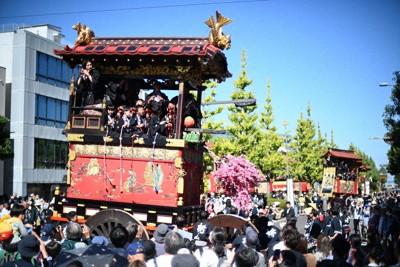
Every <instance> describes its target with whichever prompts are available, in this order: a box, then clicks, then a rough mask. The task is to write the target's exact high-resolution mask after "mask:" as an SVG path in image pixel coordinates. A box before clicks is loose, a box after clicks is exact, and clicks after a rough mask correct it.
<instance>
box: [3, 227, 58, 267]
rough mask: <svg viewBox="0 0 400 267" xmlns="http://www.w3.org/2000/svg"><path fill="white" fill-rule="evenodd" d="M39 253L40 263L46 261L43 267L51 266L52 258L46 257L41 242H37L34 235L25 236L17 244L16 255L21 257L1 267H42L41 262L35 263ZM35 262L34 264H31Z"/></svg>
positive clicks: (44, 248)
mask: <svg viewBox="0 0 400 267" xmlns="http://www.w3.org/2000/svg"><path fill="white" fill-rule="evenodd" d="M39 252H40V253H41V258H42V261H46V262H47V263H45V265H44V266H52V260H53V259H52V258H51V257H49V256H48V254H47V251H46V247H45V245H44V243H43V241H41V240H39V239H38V238H37V237H35V236H34V235H27V236H25V237H24V238H22V239H21V241H20V242H19V243H18V253H19V254H20V255H21V259H18V260H16V261H9V262H7V263H5V264H4V265H3V267H15V266H21V267H31V266H34V267H36V266H42V263H41V262H36V259H35V260H33V258H36V257H37V256H38V255H39ZM32 262H35V264H32Z"/></svg>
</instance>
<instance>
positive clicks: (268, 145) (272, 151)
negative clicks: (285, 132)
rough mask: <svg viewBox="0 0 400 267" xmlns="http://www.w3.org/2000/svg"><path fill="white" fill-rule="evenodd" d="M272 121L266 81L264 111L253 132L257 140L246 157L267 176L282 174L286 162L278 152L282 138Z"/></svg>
mask: <svg viewBox="0 0 400 267" xmlns="http://www.w3.org/2000/svg"><path fill="white" fill-rule="evenodd" d="M273 121H274V116H273V108H272V100H271V86H270V84H269V83H268V85H267V98H266V100H265V105H264V111H261V112H260V117H259V119H258V122H259V127H257V131H256V132H255V135H256V138H255V139H256V140H259V141H258V144H257V145H256V146H255V147H254V148H253V149H252V150H250V151H249V154H248V157H249V159H250V160H251V162H253V163H254V164H255V165H256V166H258V167H259V169H260V170H261V172H262V173H263V174H265V175H267V177H269V178H275V177H276V176H279V175H283V174H284V172H285V163H286V161H285V156H284V155H283V154H282V153H280V152H278V150H279V148H280V147H282V145H283V142H284V138H283V137H282V136H280V135H279V134H278V133H277V128H276V126H274V125H273Z"/></svg>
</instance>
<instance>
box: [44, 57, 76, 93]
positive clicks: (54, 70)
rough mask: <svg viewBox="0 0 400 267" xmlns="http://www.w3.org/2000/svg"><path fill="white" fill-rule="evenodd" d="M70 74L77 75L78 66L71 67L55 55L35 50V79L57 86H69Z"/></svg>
mask: <svg viewBox="0 0 400 267" xmlns="http://www.w3.org/2000/svg"><path fill="white" fill-rule="evenodd" d="M72 74H75V77H78V68H76V67H75V68H74V69H71V68H69V67H68V65H67V64H66V63H65V62H64V61H62V60H61V59H58V58H56V57H53V56H50V55H47V54H43V53H41V52H37V60H36V80H37V81H39V82H43V83H47V84H51V85H54V86H58V87H65V88H69V84H70V81H71V77H72Z"/></svg>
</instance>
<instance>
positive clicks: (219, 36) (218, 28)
mask: <svg viewBox="0 0 400 267" xmlns="http://www.w3.org/2000/svg"><path fill="white" fill-rule="evenodd" d="M216 18H217V19H216V21H214V17H213V16H211V17H210V18H209V19H208V20H206V21H205V22H204V23H205V24H207V25H208V27H210V28H211V30H210V36H209V41H210V43H211V44H212V45H215V46H216V47H218V48H220V49H222V50H223V49H225V48H226V49H229V48H230V47H231V35H230V34H229V35H225V34H224V33H223V32H222V26H225V25H227V24H229V23H231V22H232V21H233V20H231V19H229V18H226V17H224V16H222V15H221V14H220V13H219V12H218V11H216Z"/></svg>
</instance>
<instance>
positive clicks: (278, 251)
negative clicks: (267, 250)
mask: <svg viewBox="0 0 400 267" xmlns="http://www.w3.org/2000/svg"><path fill="white" fill-rule="evenodd" d="M280 254H281V250H280V249H275V250H274V256H273V258H272V260H273V261H277V260H278V259H279V256H280Z"/></svg>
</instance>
